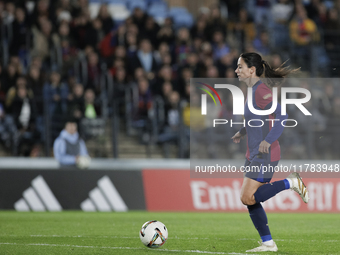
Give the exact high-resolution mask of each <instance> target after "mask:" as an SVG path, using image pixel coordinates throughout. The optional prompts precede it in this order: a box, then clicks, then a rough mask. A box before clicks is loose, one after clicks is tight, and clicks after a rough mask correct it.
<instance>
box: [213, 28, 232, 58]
mask: <svg viewBox="0 0 340 255" xmlns="http://www.w3.org/2000/svg"><path fill="white" fill-rule="evenodd" d="M213 41H214V46H213V57H214V60H215V61H217V60H219V59H220V58H222V57H223V56H224V55H227V54H228V53H229V47H228V45H227V43H226V42H225V39H224V37H223V33H222V32H221V31H216V32H214V34H213Z"/></svg>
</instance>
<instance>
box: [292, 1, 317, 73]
mask: <svg viewBox="0 0 340 255" xmlns="http://www.w3.org/2000/svg"><path fill="white" fill-rule="evenodd" d="M289 33H290V38H291V40H292V42H293V44H294V54H295V56H296V58H297V62H298V64H299V65H300V66H307V67H309V66H311V63H310V55H311V49H312V46H313V43H315V42H317V41H319V33H318V29H317V27H316V24H315V22H314V21H313V20H311V19H309V18H308V17H307V13H306V10H305V8H304V6H303V5H302V4H297V5H296V14H295V16H294V18H293V19H292V21H291V22H290V24H289ZM309 70H310V69H309Z"/></svg>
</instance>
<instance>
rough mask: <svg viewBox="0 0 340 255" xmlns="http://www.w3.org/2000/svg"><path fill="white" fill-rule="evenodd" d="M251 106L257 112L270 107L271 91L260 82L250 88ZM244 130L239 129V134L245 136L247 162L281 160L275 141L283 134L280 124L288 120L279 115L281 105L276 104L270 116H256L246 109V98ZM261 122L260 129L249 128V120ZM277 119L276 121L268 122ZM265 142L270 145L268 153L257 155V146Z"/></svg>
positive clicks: (252, 122)
mask: <svg viewBox="0 0 340 255" xmlns="http://www.w3.org/2000/svg"><path fill="white" fill-rule="evenodd" d="M252 93H253V94H252V99H253V106H254V108H255V109H257V110H268V109H270V108H271V106H272V102H273V97H272V91H271V89H270V88H268V87H267V86H266V85H265V84H264V83H263V82H262V81H261V80H260V81H258V82H256V83H255V85H254V86H253V87H252ZM244 118H245V123H246V125H245V128H244V127H243V128H241V130H240V133H241V134H243V135H244V134H247V153H246V157H247V159H248V160H249V161H253V160H257V161H261V162H274V161H278V160H280V158H281V150H280V144H279V141H278V140H277V139H278V138H279V137H280V135H281V134H282V132H283V129H284V127H283V126H282V124H281V122H282V121H283V120H285V119H287V118H288V115H281V105H280V104H279V103H278V104H277V107H276V110H275V112H274V113H272V114H270V115H256V114H254V113H252V112H250V110H249V107H248V97H247V100H246V103H245V109H244ZM253 119H257V120H262V121H263V123H264V124H263V125H262V126H261V127H251V126H249V125H248V121H249V120H253ZM272 119H277V120H276V121H268V120H272ZM250 125H252V126H260V125H261V121H251V123H250ZM263 140H265V141H267V142H268V143H270V144H271V146H270V147H269V153H268V154H267V153H263V154H261V153H259V145H260V143H261V142H262V141H263Z"/></svg>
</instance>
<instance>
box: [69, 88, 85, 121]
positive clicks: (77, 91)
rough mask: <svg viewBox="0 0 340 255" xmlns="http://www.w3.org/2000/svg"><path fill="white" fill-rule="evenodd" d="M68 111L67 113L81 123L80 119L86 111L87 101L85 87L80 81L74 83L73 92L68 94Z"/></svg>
mask: <svg viewBox="0 0 340 255" xmlns="http://www.w3.org/2000/svg"><path fill="white" fill-rule="evenodd" d="M68 99H69V102H68V111H67V113H68V114H70V115H71V116H72V118H74V119H75V120H76V121H77V123H78V124H79V121H80V119H81V118H82V117H83V116H84V113H85V102H84V87H83V85H82V84H80V83H76V84H74V85H73V88H72V94H71V95H69V96H68Z"/></svg>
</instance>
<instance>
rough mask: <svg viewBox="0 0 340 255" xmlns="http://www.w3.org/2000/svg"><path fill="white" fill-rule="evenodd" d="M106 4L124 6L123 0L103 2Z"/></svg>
mask: <svg viewBox="0 0 340 255" xmlns="http://www.w3.org/2000/svg"><path fill="white" fill-rule="evenodd" d="M103 2H104V3H106V4H117V5H126V1H125V0H103Z"/></svg>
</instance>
